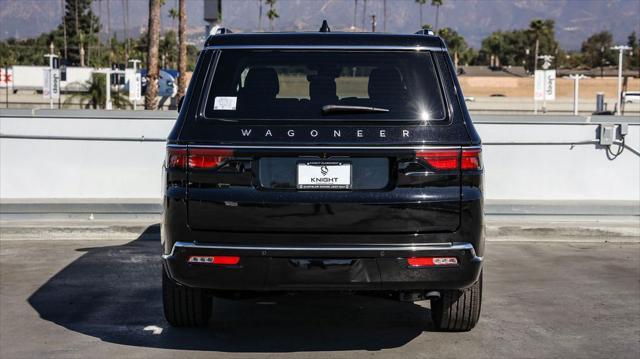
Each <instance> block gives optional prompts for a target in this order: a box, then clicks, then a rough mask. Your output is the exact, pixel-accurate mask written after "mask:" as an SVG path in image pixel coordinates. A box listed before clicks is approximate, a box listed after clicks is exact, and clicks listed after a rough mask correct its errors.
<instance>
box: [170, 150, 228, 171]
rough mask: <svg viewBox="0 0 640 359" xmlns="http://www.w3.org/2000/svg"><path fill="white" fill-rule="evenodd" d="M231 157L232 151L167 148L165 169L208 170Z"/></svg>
mask: <svg viewBox="0 0 640 359" xmlns="http://www.w3.org/2000/svg"><path fill="white" fill-rule="evenodd" d="M232 156H233V151H232V150H227V149H213V148H190V149H189V150H187V149H186V148H173V147H168V148H167V168H176V169H186V168H187V167H188V168H195V169H209V168H215V167H218V166H219V165H220V164H221V163H222V162H224V161H225V160H227V159H228V158H229V157H232Z"/></svg>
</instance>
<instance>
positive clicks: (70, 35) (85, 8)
mask: <svg viewBox="0 0 640 359" xmlns="http://www.w3.org/2000/svg"><path fill="white" fill-rule="evenodd" d="M91 2H92V0H66V2H65V14H64V19H63V21H62V24H60V25H59V26H58V29H57V30H56V31H55V32H54V33H52V34H51V35H52V36H55V37H58V38H60V37H61V38H63V39H64V38H66V39H67V40H66V42H67V46H66V47H67V51H66V55H67V58H66V59H65V60H66V62H67V63H68V64H69V65H76V66H77V65H81V66H84V57H83V56H81V55H82V54H81V52H83V51H84V47H85V45H87V46H93V45H94V44H96V43H97V41H99V40H98V39H97V37H96V36H95V34H98V33H100V19H99V18H98V17H97V16H96V15H95V14H94V13H93V11H91ZM65 34H66V36H65ZM63 42H64V40H63ZM62 46H64V44H62ZM81 49H82V51H81Z"/></svg>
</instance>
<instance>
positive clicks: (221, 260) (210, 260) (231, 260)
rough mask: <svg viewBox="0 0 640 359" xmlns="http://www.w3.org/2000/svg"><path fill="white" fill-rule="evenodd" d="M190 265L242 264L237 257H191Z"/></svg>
mask: <svg viewBox="0 0 640 359" xmlns="http://www.w3.org/2000/svg"><path fill="white" fill-rule="evenodd" d="M188 262H189V263H204V264H224V265H234V264H238V263H239V262H240V257H236V256H191V257H189V260H188Z"/></svg>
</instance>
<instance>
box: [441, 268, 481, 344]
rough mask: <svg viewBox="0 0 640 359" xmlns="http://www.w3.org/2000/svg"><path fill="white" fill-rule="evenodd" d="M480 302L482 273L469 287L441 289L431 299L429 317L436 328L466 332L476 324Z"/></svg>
mask: <svg viewBox="0 0 640 359" xmlns="http://www.w3.org/2000/svg"><path fill="white" fill-rule="evenodd" d="M481 303H482V274H480V278H478V280H477V281H476V282H475V283H473V285H472V286H471V287H469V288H466V289H462V290H443V291H441V292H440V298H439V299H432V300H431V318H432V319H433V323H434V324H435V326H436V328H437V329H438V330H442V331H447V332H466V331H469V330H471V329H473V327H475V326H476V323H477V322H478V318H479V317H480V307H481Z"/></svg>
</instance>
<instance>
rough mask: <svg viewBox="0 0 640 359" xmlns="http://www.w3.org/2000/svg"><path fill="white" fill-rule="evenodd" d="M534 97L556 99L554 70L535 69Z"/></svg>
mask: <svg viewBox="0 0 640 359" xmlns="http://www.w3.org/2000/svg"><path fill="white" fill-rule="evenodd" d="M534 99H535V100H537V101H541V100H546V101H554V100H555V99H556V70H536V73H535V80H534Z"/></svg>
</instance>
